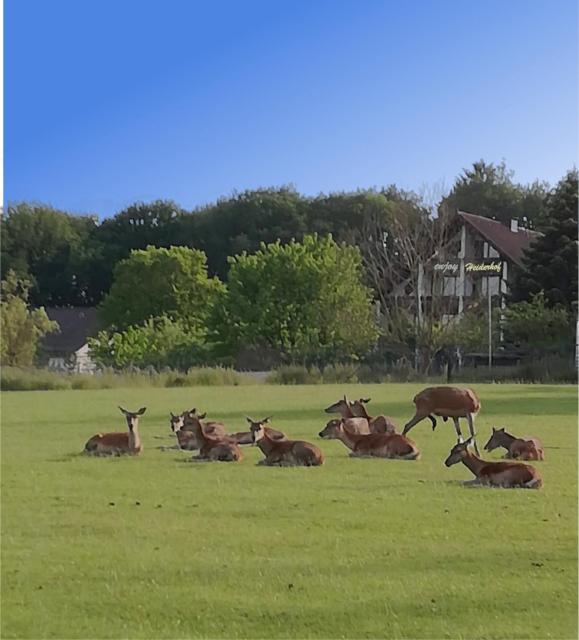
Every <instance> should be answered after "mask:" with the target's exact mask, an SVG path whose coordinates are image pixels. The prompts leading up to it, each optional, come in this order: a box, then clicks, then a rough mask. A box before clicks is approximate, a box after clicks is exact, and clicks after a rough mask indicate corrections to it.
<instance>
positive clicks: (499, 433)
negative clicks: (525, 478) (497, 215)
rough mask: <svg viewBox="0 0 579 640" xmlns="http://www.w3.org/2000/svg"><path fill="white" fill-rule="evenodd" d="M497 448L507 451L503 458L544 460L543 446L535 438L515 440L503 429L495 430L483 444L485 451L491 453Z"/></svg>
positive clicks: (515, 438)
mask: <svg viewBox="0 0 579 640" xmlns="http://www.w3.org/2000/svg"><path fill="white" fill-rule="evenodd" d="M499 447H504V448H505V449H506V450H507V453H506V455H505V458H510V459H513V460H514V459H517V458H518V459H520V460H544V459H545V454H544V453H543V445H542V444H541V441H540V440H538V439H537V438H517V437H515V436H512V435H511V434H510V433H507V432H506V431H505V429H504V427H503V428H502V429H495V428H494V427H493V433H492V435H491V437H490V438H489V441H488V442H487V443H486V444H485V446H484V449H485V451H493V450H494V449H498V448H499Z"/></svg>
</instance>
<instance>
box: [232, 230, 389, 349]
mask: <svg viewBox="0 0 579 640" xmlns="http://www.w3.org/2000/svg"><path fill="white" fill-rule="evenodd" d="M371 300H372V296H371V291H370V289H369V288H367V287H365V286H364V285H363V284H362V261H361V257H360V253H359V251H358V250H357V249H356V248H354V247H350V246H346V245H344V244H342V245H338V244H337V243H336V242H335V241H334V240H333V239H332V238H331V236H326V237H325V238H319V237H318V236H317V235H310V236H306V237H305V238H304V240H303V242H301V243H300V242H295V241H292V242H290V243H289V244H286V245H282V244H281V243H280V242H279V241H278V242H275V243H272V244H269V245H265V244H262V246H261V249H260V250H259V251H258V252H257V253H255V254H253V255H248V254H246V253H243V254H241V255H239V256H236V257H235V258H230V270H229V277H228V293H227V296H226V297H225V298H224V301H223V305H222V306H221V307H220V322H221V335H222V338H223V339H224V341H226V342H229V343H231V344H232V345H233V346H234V347H236V346H241V345H247V344H252V345H262V346H267V347H273V348H276V349H279V350H280V351H282V352H283V353H285V354H286V355H287V356H288V357H289V358H291V359H298V360H299V359H302V360H308V359H315V358H320V357H321V358H323V357H325V356H330V355H333V356H335V355H338V354H340V353H343V354H351V353H356V352H358V351H363V350H366V349H368V348H370V347H371V345H372V344H373V343H374V342H375V340H376V338H377V336H378V330H377V327H376V324H375V322H374V319H373V310H372V303H371Z"/></svg>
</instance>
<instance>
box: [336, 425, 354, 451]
mask: <svg viewBox="0 0 579 640" xmlns="http://www.w3.org/2000/svg"><path fill="white" fill-rule="evenodd" d="M338 438H339V439H340V440H341V441H342V442H343V443H344V444H345V445H346V446H347V447H348V449H353V448H354V447H355V445H356V440H355V439H354V438H353V436H352V435H351V434H350V433H348V432H347V431H346V429H345V428H344V427H342V428H341V429H340V430H339V431H338Z"/></svg>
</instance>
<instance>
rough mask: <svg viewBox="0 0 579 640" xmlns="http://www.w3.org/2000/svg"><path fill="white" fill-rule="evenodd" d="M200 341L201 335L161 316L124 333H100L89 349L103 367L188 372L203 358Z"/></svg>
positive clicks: (202, 346)
mask: <svg viewBox="0 0 579 640" xmlns="http://www.w3.org/2000/svg"><path fill="white" fill-rule="evenodd" d="M203 338H204V335H203V332H197V333H196V332H195V331H192V330H191V329H190V328H189V327H188V326H186V325H185V323H183V322H181V321H179V320H173V319H171V318H169V317H167V316H162V317H160V318H154V319H153V318H151V319H149V320H146V321H145V322H144V323H143V324H142V325H138V326H137V325H132V326H130V327H127V329H125V330H124V331H107V330H104V331H100V332H99V333H98V335H97V336H96V337H95V338H92V339H91V340H89V346H90V350H91V356H92V358H93V359H94V360H95V361H96V362H97V363H98V364H100V365H102V366H107V367H114V368H123V367H126V366H129V365H132V366H136V367H147V366H153V367H156V368H163V367H170V368H173V369H188V368H189V367H191V366H192V365H194V364H199V363H200V362H202V361H203V360H204V359H205V357H206V347H205V345H204V341H203Z"/></svg>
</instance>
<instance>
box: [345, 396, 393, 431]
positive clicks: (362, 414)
mask: <svg viewBox="0 0 579 640" xmlns="http://www.w3.org/2000/svg"><path fill="white" fill-rule="evenodd" d="M368 402H370V398H360V399H359V400H354V402H351V403H350V410H351V412H352V413H353V415H354V416H355V417H356V418H365V419H366V420H367V421H368V425H369V427H370V432H371V433H396V424H395V423H394V421H393V420H392V418H389V417H388V416H383V415H380V416H374V417H372V416H370V415H368V412H367V411H366V407H365V406H364V405H366V404H368Z"/></svg>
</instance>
